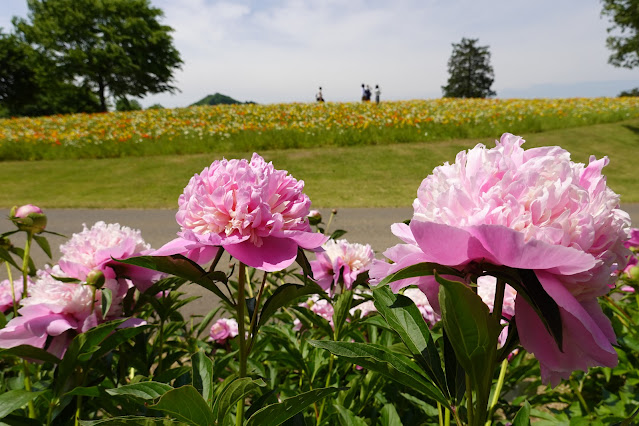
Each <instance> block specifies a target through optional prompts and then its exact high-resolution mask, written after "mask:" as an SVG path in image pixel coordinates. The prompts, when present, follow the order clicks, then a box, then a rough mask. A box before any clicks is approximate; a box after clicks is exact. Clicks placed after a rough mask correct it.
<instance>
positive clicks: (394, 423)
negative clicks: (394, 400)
mask: <svg viewBox="0 0 639 426" xmlns="http://www.w3.org/2000/svg"><path fill="white" fill-rule="evenodd" d="M379 424H380V426H404V424H403V423H402V420H401V419H400V418H399V414H397V410H396V409H395V406H394V405H393V404H386V405H384V406H383V407H382V412H381V417H380V419H379Z"/></svg>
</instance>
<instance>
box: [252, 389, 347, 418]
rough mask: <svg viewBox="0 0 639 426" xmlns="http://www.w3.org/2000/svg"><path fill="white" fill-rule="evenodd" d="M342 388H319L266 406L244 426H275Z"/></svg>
mask: <svg viewBox="0 0 639 426" xmlns="http://www.w3.org/2000/svg"><path fill="white" fill-rule="evenodd" d="M343 389H344V388H335V387H329V388H319V389H314V390H312V391H308V392H304V393H301V394H299V395H296V396H293V397H291V398H288V399H285V400H284V401H282V402H280V403H278V404H271V405H267V406H266V407H264V408H262V409H261V410H259V411H257V412H256V413H255V414H253V415H252V416H251V418H250V419H249V420H248V422H247V423H246V426H277V425H279V424H282V423H283V422H285V421H286V420H288V419H290V418H291V417H293V416H295V415H296V414H297V413H300V412H302V411H304V410H305V409H306V407H308V406H309V405H311V404H313V403H315V402H317V401H319V400H321V399H323V398H326V397H327V396H329V395H331V394H333V393H335V392H338V391H340V390H343Z"/></svg>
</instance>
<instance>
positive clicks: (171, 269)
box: [115, 254, 232, 305]
mask: <svg viewBox="0 0 639 426" xmlns="http://www.w3.org/2000/svg"><path fill="white" fill-rule="evenodd" d="M115 260H117V261H118V262H121V263H125V264H127V265H135V266H141V267H143V268H147V269H152V270H154V271H160V272H164V273H166V274H171V275H175V276H176V277H180V278H184V279H187V280H189V281H191V282H193V283H195V284H198V285H201V286H202V287H204V288H206V289H207V290H210V291H211V292H213V293H214V294H215V295H216V296H218V297H219V298H220V299H222V300H224V301H225V302H226V303H228V304H229V305H232V303H231V300H230V299H229V298H228V296H226V295H225V294H224V293H223V292H222V290H220V288H219V287H218V286H217V285H216V284H215V282H216V281H219V282H226V275H224V273H223V272H221V271H212V272H206V271H205V270H204V269H202V267H200V265H198V264H197V263H195V262H193V261H192V260H191V259H188V258H186V257H184V256H182V255H181V254H174V255H171V256H138V257H130V258H128V259H115Z"/></svg>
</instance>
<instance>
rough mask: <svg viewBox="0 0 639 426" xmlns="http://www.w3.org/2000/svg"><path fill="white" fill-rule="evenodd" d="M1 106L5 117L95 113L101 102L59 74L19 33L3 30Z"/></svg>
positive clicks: (0, 38) (0, 62)
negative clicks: (9, 32) (9, 33)
mask: <svg viewBox="0 0 639 426" xmlns="http://www.w3.org/2000/svg"><path fill="white" fill-rule="evenodd" d="M0 68H2V70H3V73H2V76H1V77H0V106H2V107H3V108H4V109H5V112H4V113H3V114H1V115H5V116H25V115H26V116H39V115H50V114H54V113H58V114H64V113H76V112H80V111H86V112H95V111H97V110H98V108H99V105H98V101H97V99H96V98H95V96H94V95H93V94H92V93H91V92H90V91H89V90H88V88H87V87H86V86H76V85H74V84H71V83H70V82H69V81H67V80H65V78H64V77H63V76H62V75H60V73H59V71H58V69H57V68H56V67H55V64H54V63H53V62H52V61H51V60H50V59H49V58H47V57H46V56H45V55H43V54H42V53H41V52H39V51H38V50H36V49H34V48H32V47H31V46H30V45H29V44H28V43H26V42H25V41H24V40H22V39H21V38H20V37H18V36H17V35H14V34H11V35H6V34H1V33H0Z"/></svg>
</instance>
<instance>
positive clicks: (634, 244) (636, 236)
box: [624, 228, 639, 249]
mask: <svg viewBox="0 0 639 426" xmlns="http://www.w3.org/2000/svg"><path fill="white" fill-rule="evenodd" d="M624 245H625V246H626V247H627V248H635V249H639V228H632V229H631V230H630V239H629V240H628V241H626V242H625V243H624Z"/></svg>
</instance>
